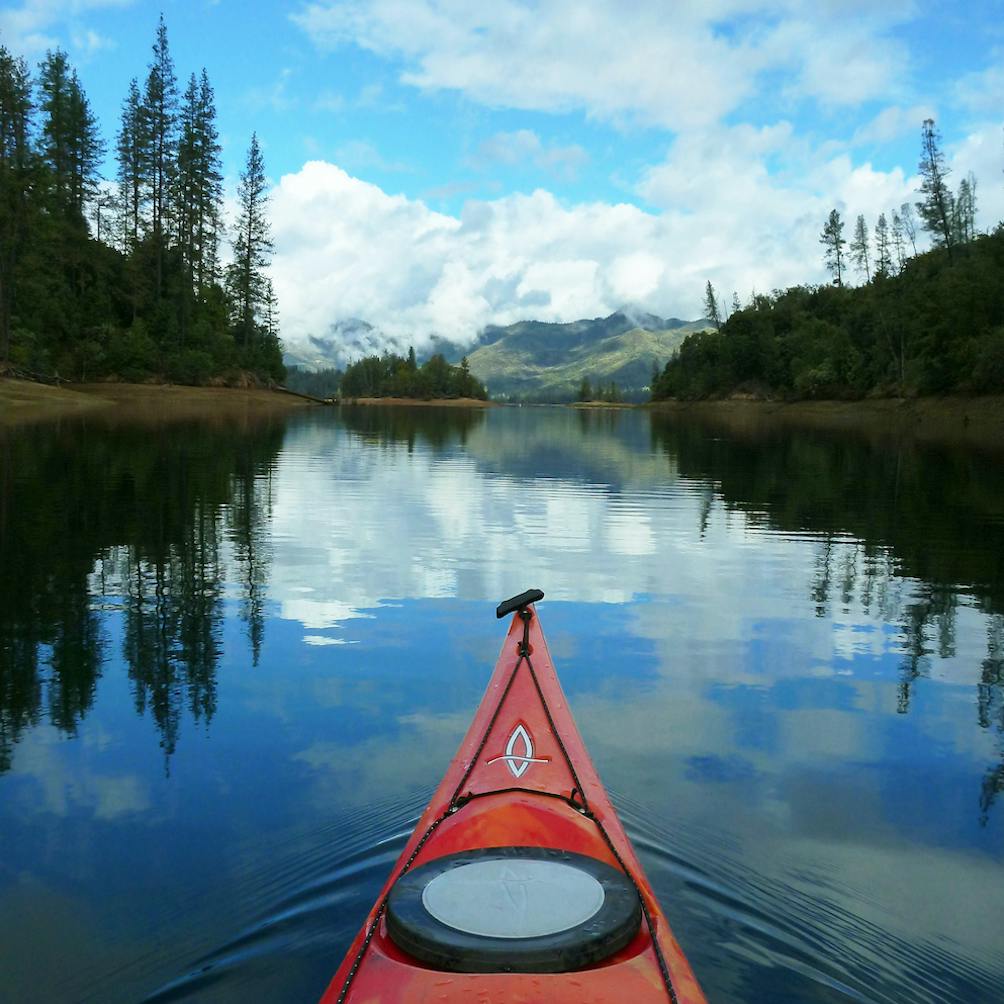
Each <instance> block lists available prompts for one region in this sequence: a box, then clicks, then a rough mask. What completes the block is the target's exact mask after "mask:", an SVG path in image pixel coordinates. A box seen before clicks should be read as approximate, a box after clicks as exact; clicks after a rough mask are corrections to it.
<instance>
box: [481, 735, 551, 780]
mask: <svg viewBox="0 0 1004 1004" xmlns="http://www.w3.org/2000/svg"><path fill="white" fill-rule="evenodd" d="M520 747H522V749H523V752H522V753H519V752H517V750H518V749H519V748H520ZM499 760H505V763H506V766H507V767H508V768H509V770H510V771H511V773H512V776H513V777H522V776H523V775H524V774H525V773H526V772H527V770H528V769H529V767H530V764H532V763H550V762H551V760H550V758H549V757H535V756H534V755H533V738H532V737H531V735H530V733H529V732H528V731H527V730H526V726H525V725H524V724H523V723H522V722H519V723H518V724H517V725H516V728H514V729H513V730H512V735H510V736H509V742H507V743H506V746H505V753H503V754H502V755H501V756H495V757H492V758H491V760H489V761H488V764H493V763H498V762H499Z"/></svg>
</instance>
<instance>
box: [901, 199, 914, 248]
mask: <svg viewBox="0 0 1004 1004" xmlns="http://www.w3.org/2000/svg"><path fill="white" fill-rule="evenodd" d="M899 218H900V219H901V220H902V221H903V233H904V234H906V238H907V240H908V241H909V242H910V247H911V248H913V253H914V255H916V254H917V218H916V217H915V216H914V215H913V206H911V205H910V203H909V202H904V203H903V204H902V205H901V206H900V207H899Z"/></svg>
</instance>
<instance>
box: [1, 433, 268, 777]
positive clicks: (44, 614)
mask: <svg viewBox="0 0 1004 1004" xmlns="http://www.w3.org/2000/svg"><path fill="white" fill-rule="evenodd" d="M283 429H284V426H283V424H282V422H281V421H279V422H272V421H267V420H262V421H258V422H254V423H252V424H247V423H246V422H240V423H239V422H238V421H237V420H234V421H227V420H223V419H221V420H218V421H213V422H208V423H207V422H205V421H200V422H190V423H189V422H184V423H182V422H175V423H172V424H170V425H136V424H131V425H128V426H116V425H105V424H102V425H101V427H100V434H95V435H90V434H89V430H90V427H89V426H88V424H87V423H86V422H75V423H67V424H61V425H55V426H53V425H49V426H43V427H38V428H34V429H28V430H25V429H20V430H17V431H16V432H14V433H12V434H9V435H5V436H2V437H0V459H2V462H0V568H3V569H4V574H3V575H0V771H4V770H8V769H9V768H10V766H11V764H12V759H13V755H14V746H15V744H16V743H17V742H18V740H19V738H20V736H21V735H22V734H23V733H24V732H25V730H26V729H28V728H30V727H31V726H33V725H35V724H37V723H38V722H39V721H40V720H41V719H42V717H43V709H45V715H46V716H47V717H48V718H49V720H50V721H51V722H52V724H53V725H55V726H56V727H57V728H58V729H59V730H60V731H61V732H63V733H65V734H73V733H74V732H75V730H76V728H77V724H78V722H79V721H80V720H81V718H82V717H83V716H84V715H85V714H86V713H87V711H88V710H89V709H90V707H91V706H92V704H93V701H94V698H95V693H96V687H97V681H98V678H99V677H100V675H101V667H102V664H103V662H104V661H105V659H106V657H107V655H108V649H109V645H110V641H109V638H108V632H107V627H106V625H105V621H104V618H103V616H102V615H103V613H105V612H111V611H121V613H122V616H123V628H122V641H121V646H122V656H123V659H124V661H125V662H126V664H127V666H128V674H129V680H130V682H131V685H132V692H133V697H134V701H135V705H136V708H137V711H139V712H140V713H141V714H143V713H145V712H146V711H147V710H149V711H150V713H151V716H152V717H153V720H154V722H155V723H156V726H157V730H158V732H159V735H160V743H161V746H162V748H163V749H164V752H165V756H167V757H170V755H171V754H172V753H173V752H174V750H175V747H176V745H177V742H178V734H179V726H180V722H181V719H182V715H183V709H184V708H186V707H187V709H188V711H189V713H190V714H191V716H192V717H193V719H195V720H197V721H206V722H208V721H209V720H210V719H211V718H212V716H213V713H214V711H215V709H216V670H217V664H218V661H219V658H220V655H221V650H222V624H223V610H222V605H223V595H222V585H221V584H222V582H223V581H224V574H223V572H222V565H223V563H224V562H226V561H231V562H234V563H235V564H236V565H237V566H238V567H239V569H240V574H239V575H237V574H235V575H234V576H233V578H234V580H235V581H239V582H241V583H243V584H244V588H243V590H242V596H241V603H242V616H243V619H244V621H245V622H246V624H247V629H248V633H249V635H250V641H251V648H252V657H253V658H254V659H255V660H256V659H257V656H258V653H259V651H260V648H261V644H262V635H263V630H264V628H263V625H264V620H263V613H262V606H263V597H264V590H265V584H266V582H267V579H268V569H269V557H270V556H269V551H268V549H267V547H266V546H265V543H264V542H265V541H266V540H267V539H268V537H267V533H266V528H265V524H266V523H267V520H268V516H269V509H270V505H271V470H272V467H273V465H274V463H275V459H276V457H277V455H278V452H279V449H280V446H281V444H282V439H283ZM15 527H16V529H15Z"/></svg>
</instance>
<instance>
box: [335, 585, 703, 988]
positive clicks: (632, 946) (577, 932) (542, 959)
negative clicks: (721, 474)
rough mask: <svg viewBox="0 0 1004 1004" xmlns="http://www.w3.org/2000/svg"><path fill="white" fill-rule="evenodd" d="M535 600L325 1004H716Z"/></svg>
mask: <svg viewBox="0 0 1004 1004" xmlns="http://www.w3.org/2000/svg"><path fill="white" fill-rule="evenodd" d="M543 595H544V594H543V593H541V592H540V590H530V591H529V592H527V593H523V594H521V595H520V596H516V597H513V599H511V600H507V601H506V602H505V603H502V604H500V606H499V608H498V616H499V617H503V616H505V615H506V614H508V613H512V614H513V615H514V616H513V618H512V623H511V625H510V628H509V634H508V636H507V637H506V640H505V644H504V645H503V646H502V654H501V655H500V656H499V660H498V664H497V665H496V667H495V672H494V674H493V675H492V678H491V681H490V682H489V684H488V690H487V692H486V693H485V696H484V698H483V699H482V701H481V705H480V707H479V708H478V710H477V713H476V714H475V716H474V721H473V722H472V723H471V727H470V728H469V729H468V731H467V735H466V736H465V738H464V741H463V742H462V743H461V745H460V749H459V750H458V752H457V755H456V756H455V757H454V758H453V761H452V763H451V764H450V768H449V770H448V771H447V772H446V776H445V777H444V778H443V781H442V783H441V784H440V786H439V788H438V789H437V791H436V793H435V795H433V797H432V801H431V802H430V803H429V806H428V808H427V809H426V810H425V813H424V814H423V815H422V818H421V819H420V820H419V822H418V826H417V827H416V828H415V832H414V833H412V835H411V837H410V838H409V840H408V843H407V845H406V846H405V848H404V850H403V851H402V853H401V856H400V858H398V860H397V863H396V864H395V865H394V868H393V870H392V872H391V875H390V878H389V879H388V880H387V884H386V885H385V886H384V888H383V890H382V892H381V893H380V896H379V898H378V899H377V901H376V904H375V905H374V907H373V909H372V910H371V911H370V914H369V916H368V917H367V918H366V922H365V923H364V924H363V926H362V929H361V930H360V931H359V933H358V934H357V935H356V937H355V940H354V941H353V942H352V945H351V947H350V948H349V951H348V954H347V955H346V956H345V959H344V961H343V962H342V964H341V966H339V968H338V971H337V972H336V973H335V976H334V979H333V980H332V981H331V984H330V985H329V986H328V989H327V990H326V991H325V993H324V996H323V997H322V998H321V1004H343V1002H350V1004H364V1002H365V1004H378V1002H379V1004H392V1002H393V1004H419V1002H422V1004H434V1002H435V1004H461V1002H464V1004H538V1002H540V1004H543V1002H549V1004H554V1002H562V1004H564V1002H567V1004H573V1002H574V1004H601V1002H603V1004H617V1002H620V1001H628V1002H631V1004H648V1002H650V1001H652V1002H654V1001H659V1002H664V1001H673V1002H677V1004H706V1000H705V997H704V994H703V993H702V992H701V989H700V987H699V986H698V984H697V980H696V979H695V978H694V974H693V972H692V971H691V969H690V966H689V964H688V963H687V960H686V958H685V957H684V954H683V952H682V950H681V949H680V946H679V945H678V944H677V943H676V940H675V939H674V937H673V935H672V932H671V931H670V929H669V924H668V923H667V921H666V918H665V916H664V915H663V912H662V910H661V909H660V907H659V904H658V903H657V902H656V899H655V896H654V894H653V893H652V889H651V887H650V886H649V884H648V881H647V880H646V878H645V875H644V873H643V872H642V869H641V865H640V864H639V863H638V859H637V857H636V856H635V853H634V850H633V849H632V847H631V844H630V842H629V841H628V838H627V835H626V834H625V833H624V830H623V828H622V827H621V824H620V821H619V820H618V818H617V816H616V814H615V813H614V809H613V806H612V805H611V804H610V799H609V798H608V796H607V794H606V792H605V791H604V789H603V785H602V784H601V783H600V779H599V777H598V776H597V774H596V769H595V768H594V767H593V764H592V761H591V760H590V759H589V755H588V754H587V753H586V749H585V746H584V745H583V743H582V737H581V736H580V735H579V732H578V729H577V728H576V726H575V722H574V721H573V719H572V714H571V712H570V711H569V709H568V705H567V703H566V701H565V696H564V694H563V693H562V691H561V686H560V684H559V683H558V678H557V676H556V675H555V671H554V665H553V664H552V662H551V657H550V655H549V654H548V651H547V644H546V643H545V641H544V636H543V634H542V633H541V630H540V624H539V621H538V619H537V616H536V612H535V610H534V608H533V605H532V604H533V603H535V602H536V601H537V600H539V599H541V598H543Z"/></svg>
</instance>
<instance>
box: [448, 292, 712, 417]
mask: <svg viewBox="0 0 1004 1004" xmlns="http://www.w3.org/2000/svg"><path fill="white" fill-rule="evenodd" d="M707 326H708V322H707V321H705V320H703V319H702V320H699V321H689V322H688V321H681V320H679V319H678V318H675V317H671V318H661V317H655V316H653V315H651V314H642V315H638V314H634V313H631V314H629V313H627V312H624V311H617V312H616V313H614V314H611V315H610V316H609V317H602V318H594V319H592V320H583V321H572V322H570V323H567V324H554V323H548V322H545V321H520V322H519V323H517V324H511V325H509V326H508V327H504V328H502V327H496V326H490V327H488V328H486V329H485V330H484V331H483V332H482V334H481V336H480V338H479V339H478V346H477V348H475V349H473V350H468V352H467V359H468V362H469V363H470V367H471V372H472V373H474V375H475V376H477V378H478V379H479V380H481V381H483V382H484V383H485V384H486V385H487V386H488V391H489V394H490V395H491V396H492V397H493V398H496V399H506V398H508V399H517V400H552V401H562V400H564V401H568V400H572V399H573V398H574V397H575V396H576V394H577V393H578V390H579V386H580V384H581V383H582V380H583V378H587V379H588V380H589V382H590V383H591V384H592V385H593V387H596V386H597V385H598V384H601V385H604V386H606V385H608V384H609V383H610V382H611V381H613V382H615V383H616V384H617V386H618V388H619V389H620V391H621V393H622V395H623V396H624V397H626V398H628V399H631V398H641V397H644V396H645V389H646V388H647V387H648V385H649V383H650V382H651V379H652V366H653V364H655V365H657V366H658V367H659V368H660V369H662V367H663V366H664V365H665V364H666V361H667V360H668V359H669V357H670V356H671V355H672V354H673V352H675V351H676V350H677V349H678V348H679V347H680V343H681V342H682V341H683V339H684V338H685V337H686V336H687V335H689V334H690V333H691V332H693V331H700V330H702V329H703V328H705V327H707Z"/></svg>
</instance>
